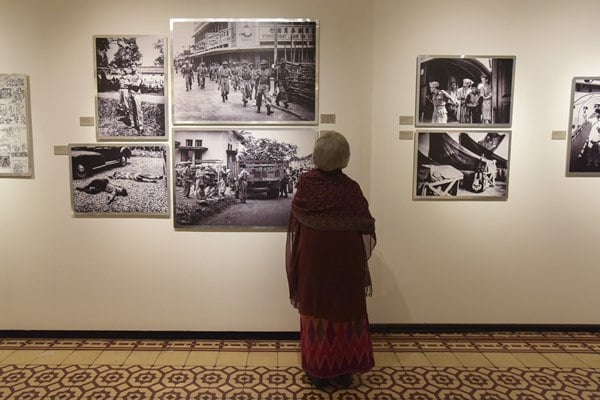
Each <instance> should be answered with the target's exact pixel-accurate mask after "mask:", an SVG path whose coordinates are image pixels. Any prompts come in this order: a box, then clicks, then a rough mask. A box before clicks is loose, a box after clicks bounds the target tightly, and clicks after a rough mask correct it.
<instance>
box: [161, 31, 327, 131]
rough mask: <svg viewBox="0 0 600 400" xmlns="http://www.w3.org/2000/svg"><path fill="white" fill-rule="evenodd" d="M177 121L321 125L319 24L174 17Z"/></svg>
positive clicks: (174, 74) (187, 122) (174, 78)
mask: <svg viewBox="0 0 600 400" xmlns="http://www.w3.org/2000/svg"><path fill="white" fill-rule="evenodd" d="M171 43H172V47H171V52H172V57H171V60H172V65H171V68H172V73H171V77H172V82H171V90H172V115H173V123H174V124H245V123H260V124H285V125H290V124H292V125H296V124H298V125H309V124H312V125H314V124H316V122H317V120H316V116H317V113H318V111H317V108H318V102H317V98H318V96H317V82H318V61H317V57H318V24H317V22H315V21H310V20H266V19H252V20H250V19H249V20H215V19H211V20H202V19H198V20H189V19H183V20H181V19H172V20H171Z"/></svg>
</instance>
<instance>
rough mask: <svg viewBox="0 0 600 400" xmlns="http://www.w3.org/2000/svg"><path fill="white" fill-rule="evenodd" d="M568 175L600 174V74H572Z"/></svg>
mask: <svg viewBox="0 0 600 400" xmlns="http://www.w3.org/2000/svg"><path fill="white" fill-rule="evenodd" d="M570 122H571V123H570V126H569V141H568V143H569V144H568V151H567V175H572V176H600V77H576V78H573V84H572V90H571V115H570Z"/></svg>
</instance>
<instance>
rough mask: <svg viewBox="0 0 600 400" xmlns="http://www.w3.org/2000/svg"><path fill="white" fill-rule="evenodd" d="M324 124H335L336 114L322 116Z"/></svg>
mask: <svg viewBox="0 0 600 400" xmlns="http://www.w3.org/2000/svg"><path fill="white" fill-rule="evenodd" d="M321 123H322V124H335V114H321Z"/></svg>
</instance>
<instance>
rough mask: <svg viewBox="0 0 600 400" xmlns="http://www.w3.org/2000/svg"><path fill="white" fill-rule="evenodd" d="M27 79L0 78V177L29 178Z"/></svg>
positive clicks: (30, 171) (11, 75)
mask: <svg viewBox="0 0 600 400" xmlns="http://www.w3.org/2000/svg"><path fill="white" fill-rule="evenodd" d="M32 176H33V149H32V140H31V115H30V113H29V78H28V76H27V75H24V74H0V177H10V178H19V177H26V178H28V177H32Z"/></svg>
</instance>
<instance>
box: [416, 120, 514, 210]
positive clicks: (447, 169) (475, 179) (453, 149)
mask: <svg viewBox="0 0 600 400" xmlns="http://www.w3.org/2000/svg"><path fill="white" fill-rule="evenodd" d="M510 139H511V132H510V131H446V132H443V131H427V132H422V131H417V137H416V140H415V157H414V158H415V163H414V178H413V182H414V187H413V199H415V200H425V199H426V200H506V199H507V198H508V178H509V171H510V167H509V162H510Z"/></svg>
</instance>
